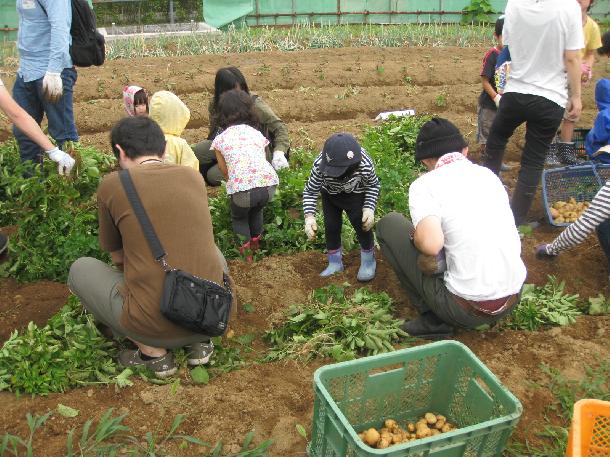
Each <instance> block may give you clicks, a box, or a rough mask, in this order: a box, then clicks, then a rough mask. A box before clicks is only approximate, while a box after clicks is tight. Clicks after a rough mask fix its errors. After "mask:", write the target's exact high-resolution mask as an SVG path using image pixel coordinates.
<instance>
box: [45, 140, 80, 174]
mask: <svg viewBox="0 0 610 457" xmlns="http://www.w3.org/2000/svg"><path fill="white" fill-rule="evenodd" d="M47 154H49V159H51V160H52V161H53V162H57V172H58V173H59V174H60V175H69V174H70V171H72V167H73V166H74V163H75V160H74V159H73V158H72V157H70V154H67V153H65V152H64V151H62V150H60V149H59V148H58V147H55V148H53V149H51V150H50V151H47Z"/></svg>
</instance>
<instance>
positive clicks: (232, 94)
mask: <svg viewBox="0 0 610 457" xmlns="http://www.w3.org/2000/svg"><path fill="white" fill-rule="evenodd" d="M237 124H246V125H249V126H250V127H253V128H255V129H258V128H259V120H258V116H257V115H256V112H255V111H254V101H253V100H252V97H251V96H250V94H248V93H247V92H244V91H243V90H239V89H232V90H228V91H226V92H224V93H223V94H222V95H221V96H220V100H219V101H218V126H219V127H220V128H221V129H226V128H227V127H231V126H232V125H237Z"/></svg>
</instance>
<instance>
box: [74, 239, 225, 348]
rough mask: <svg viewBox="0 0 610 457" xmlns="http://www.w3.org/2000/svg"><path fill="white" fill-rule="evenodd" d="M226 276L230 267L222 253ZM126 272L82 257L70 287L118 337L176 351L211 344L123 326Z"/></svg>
mask: <svg viewBox="0 0 610 457" xmlns="http://www.w3.org/2000/svg"><path fill="white" fill-rule="evenodd" d="M218 254H219V255H220V256H221V258H222V261H223V268H224V270H225V272H227V271H228V269H227V263H226V261H225V260H224V257H222V254H221V253H220V251H218ZM123 282H124V280H123V272H122V271H119V270H117V269H115V268H113V267H111V266H110V265H108V264H106V263H104V262H102V261H100V260H97V259H94V258H92V257H81V258H80V259H77V260H76V261H75V262H74V263H73V264H72V266H71V267H70V273H69V275H68V287H69V288H70V290H71V291H72V293H73V294H74V295H76V296H77V297H78V298H79V299H80V301H81V303H82V304H83V307H84V308H85V309H86V310H87V311H88V312H90V313H91V314H93V317H95V319H96V320H97V321H99V322H101V323H102V324H104V325H106V326H107V327H109V328H110V329H111V330H112V332H113V333H114V335H115V337H127V338H130V339H132V340H134V341H137V342H138V343H142V344H146V345H148V346H153V347H157V348H166V349H175V348H180V347H183V346H186V345H189V344H193V343H199V342H202V341H207V340H208V339H209V337H207V336H205V335H199V334H196V333H193V334H191V335H187V336H184V337H180V338H169V339H168V338H162V337H158V338H154V337H150V336H144V335H138V334H136V333H134V332H132V331H130V330H128V329H126V328H125V327H123V326H122V325H121V314H122V312H123V297H122V296H121V294H120V293H119V290H118V289H119V286H121V285H122V284H123Z"/></svg>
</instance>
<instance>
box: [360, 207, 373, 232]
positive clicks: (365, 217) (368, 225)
mask: <svg viewBox="0 0 610 457" xmlns="http://www.w3.org/2000/svg"><path fill="white" fill-rule="evenodd" d="M374 223H375V211H373V210H372V209H370V208H364V209H363V210H362V230H364V231H365V232H368V231H369V230H371V229H372V228H373V224H374Z"/></svg>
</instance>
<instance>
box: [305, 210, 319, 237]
mask: <svg viewBox="0 0 610 457" xmlns="http://www.w3.org/2000/svg"><path fill="white" fill-rule="evenodd" d="M317 231H318V224H316V218H315V216H314V215H313V214H307V215H306V216H305V234H306V235H307V239H308V240H309V241H311V240H313V239H314V238H315V237H316V232H317Z"/></svg>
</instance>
